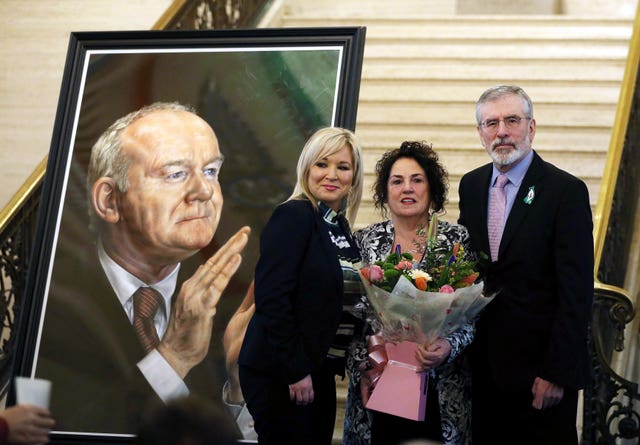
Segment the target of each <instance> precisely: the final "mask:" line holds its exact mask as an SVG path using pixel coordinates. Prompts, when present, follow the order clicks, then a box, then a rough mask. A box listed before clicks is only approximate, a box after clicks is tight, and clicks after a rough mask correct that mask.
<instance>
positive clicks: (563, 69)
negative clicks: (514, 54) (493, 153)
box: [362, 55, 626, 89]
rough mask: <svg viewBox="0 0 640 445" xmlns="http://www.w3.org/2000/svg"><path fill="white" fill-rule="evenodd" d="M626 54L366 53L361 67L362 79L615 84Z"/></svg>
mask: <svg viewBox="0 0 640 445" xmlns="http://www.w3.org/2000/svg"><path fill="white" fill-rule="evenodd" d="M625 64H626V58H619V59H617V60H609V61H608V62H607V63H606V64H603V63H602V61H600V60H562V61H558V60H546V59H543V60H528V61H527V63H526V64H524V63H522V61H521V60H511V59H502V60H500V62H499V65H498V66H496V61H495V60H494V59H493V58H491V59H484V60H483V59H476V60H473V61H472V62H470V61H469V60H468V59H466V58H451V57H449V58H447V57H444V58H431V59H429V60H425V59H422V60H416V59H413V58H399V57H397V56H396V57H382V56H378V57H374V56H372V55H368V56H367V59H366V61H365V63H364V64H363V67H362V81H363V84H364V82H368V81H370V80H387V81H389V82H394V81H398V80H402V81H406V80H424V81H426V80H438V81H443V82H446V81H452V82H456V81H466V82H468V83H470V84H472V85H473V84H478V83H482V82H487V81H491V82H493V83H496V82H495V81H496V80H498V79H509V80H512V81H517V82H521V81H526V82H528V83H535V84H540V86H544V85H545V84H547V85H548V84H549V83H551V84H552V85H555V84H561V85H562V86H564V85H567V84H568V85H576V86H580V85H587V86H598V85H602V86H604V87H613V88H616V87H617V88H618V89H619V85H620V79H622V75H623V73H624V67H625Z"/></svg>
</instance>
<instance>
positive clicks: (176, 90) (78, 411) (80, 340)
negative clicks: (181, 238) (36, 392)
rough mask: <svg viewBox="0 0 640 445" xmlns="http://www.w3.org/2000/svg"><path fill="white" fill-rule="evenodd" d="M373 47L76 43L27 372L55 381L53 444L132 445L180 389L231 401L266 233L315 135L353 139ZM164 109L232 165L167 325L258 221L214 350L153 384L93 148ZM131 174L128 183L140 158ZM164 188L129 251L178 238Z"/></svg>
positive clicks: (255, 39) (174, 37)
mask: <svg viewBox="0 0 640 445" xmlns="http://www.w3.org/2000/svg"><path fill="white" fill-rule="evenodd" d="M364 39H365V28H360V27H352V28H351V27H350V28H283V29H251V30H216V31H132V32H83V33H73V34H72V35H71V38H70V43H69V49H68V56H67V62H66V66H65V72H64V76H63V81H62V87H61V94H60V99H59V104H58V110H57V115H56V120H55V128H54V131H53V136H52V141H51V148H50V152H49V158H48V164H47V170H46V176H45V180H44V185H43V193H42V198H41V205H40V213H39V217H38V233H37V237H36V240H35V246H34V249H33V254H32V260H31V265H30V270H29V271H28V282H27V286H26V291H25V296H26V297H25V301H24V306H23V307H22V308H21V319H20V323H19V333H18V344H17V347H16V362H15V366H14V375H16V376H17V375H22V376H31V377H36V378H44V379H48V380H51V382H52V390H51V391H52V392H51V402H50V408H51V411H52V413H53V414H54V417H55V419H56V426H55V429H54V431H53V433H52V442H53V443H60V444H63V443H83V444H84V443H132V442H133V440H134V438H135V435H136V433H137V428H138V426H139V422H140V418H141V415H142V414H143V413H144V412H145V411H146V410H147V407H149V406H152V405H153V404H157V403H162V400H168V398H167V393H168V394H169V396H170V395H171V394H172V391H174V390H175V391H178V390H180V389H181V388H182V389H185V388H186V390H187V392H188V393H190V394H193V395H195V396H198V397H200V398H204V399H210V400H211V401H212V403H216V404H219V403H221V401H222V400H223V392H224V391H225V388H226V385H227V384H228V382H229V376H228V375H227V373H228V372H229V362H230V361H231V362H232V361H233V358H232V357H231V358H230V357H229V354H228V353H229V347H228V345H226V344H224V342H223V339H225V341H226V339H227V338H231V337H233V335H230V333H229V332H228V328H229V329H230V328H231V323H229V321H230V320H231V319H232V316H233V315H234V314H235V313H236V312H237V310H238V308H240V306H241V304H242V302H243V300H244V299H245V296H248V295H250V293H251V285H252V280H253V271H254V267H255V264H256V261H257V257H258V242H259V237H260V232H261V229H262V227H263V226H264V224H265V223H266V221H267V219H268V218H269V216H270V215H271V212H272V211H273V209H274V207H275V206H276V205H277V204H279V203H281V202H283V201H284V200H286V199H287V198H288V197H289V195H290V194H291V192H292V190H293V186H294V184H295V178H296V173H295V170H296V163H297V159H298V155H299V153H300V151H301V149H302V147H303V145H304V143H305V142H306V140H307V139H308V137H309V136H310V135H311V134H312V133H313V132H315V131H316V130H317V129H319V128H321V127H326V126H339V127H345V128H349V129H352V130H353V129H355V122H356V113H357V104H358V93H359V85H360V74H361V68H362V56H363V50H364ZM158 102H161V103H178V104H181V105H185V106H189V107H191V109H192V110H193V113H195V114H196V115H197V116H198V117H199V118H201V119H202V120H204V121H205V122H206V123H207V124H208V125H209V126H210V127H211V129H212V130H213V132H214V133H215V137H216V138H217V142H218V146H219V151H220V153H221V154H222V156H223V157H224V162H223V164H222V167H221V169H220V170H219V173H217V174H218V182H219V185H220V189H221V194H222V196H223V201H224V204H223V206H222V210H221V212H220V214H221V216H220V219H219V223H218V225H217V228H216V229H215V233H214V234H213V236H212V238H211V241H210V242H208V244H206V245H205V246H204V247H202V248H199V249H197V252H196V253H195V254H193V255H191V256H188V257H187V258H182V259H180V260H179V261H178V262H177V263H176V266H175V268H172V269H171V274H169V275H172V274H173V275H175V278H174V283H173V285H172V286H173V287H171V286H170V287H169V291H168V294H169V296H168V298H167V297H166V296H165V298H166V299H167V301H168V302H169V303H168V304H167V306H165V310H166V320H165V322H164V323H165V325H168V324H170V323H171V320H170V319H171V310H172V308H173V307H172V306H171V302H172V301H174V299H175V298H176V297H175V296H176V294H178V293H179V292H180V290H181V289H182V284H183V283H184V281H186V280H188V279H189V278H190V277H192V276H193V274H195V272H196V271H197V270H198V268H199V266H200V265H202V264H203V263H205V262H206V261H207V259H209V258H210V257H212V256H213V255H215V254H216V253H217V252H218V251H219V250H222V247H223V246H224V244H225V242H226V241H227V240H228V239H229V238H230V237H231V236H232V235H233V234H234V233H236V231H237V230H238V229H239V228H240V227H242V226H250V227H251V234H250V236H249V241H248V243H247V245H246V247H245V248H244V251H243V253H242V263H241V265H240V267H239V268H238V270H237V271H236V272H235V274H234V275H233V277H232V278H231V280H230V281H229V283H228V285H226V288H225V289H224V291H223V292H222V295H221V297H220V299H219V301H218V303H217V306H216V310H215V317H214V318H213V327H212V329H211V336H210V340H209V344H208V349H207V351H206V356H205V357H204V358H203V359H200V360H199V361H198V360H196V361H197V363H196V364H195V365H194V366H193V367H192V368H189V369H188V371H187V372H186V373H184V370H182V371H181V372H175V370H173V371H174V372H175V375H173V376H172V377H171V378H170V379H169V380H165V377H164V376H161V377H158V376H157V375H156V376H153V375H151V376H150V375H149V373H151V374H153V373H154V372H156V371H157V370H159V369H160V370H161V369H163V367H162V366H159V367H157V366H156V362H149V363H153V365H150V364H149V363H147V362H146V360H147V359H148V357H149V356H150V355H153V354H154V353H155V354H159V353H158V351H157V350H154V351H152V353H147V352H146V351H144V350H143V352H144V353H142V354H141V352H140V351H141V347H140V342H139V341H138V339H137V338H136V337H135V335H134V334H135V329H134V328H133V327H132V320H131V317H132V315H131V311H132V309H131V305H132V303H131V301H130V297H126V296H123V289H122V286H121V285H116V284H114V281H115V282H117V281H118V280H119V278H118V275H119V274H120V273H121V272H119V269H118V267H116V268H115V272H114V268H113V267H112V266H111V269H109V264H110V262H111V261H113V262H115V263H116V265H117V266H120V267H121V266H122V264H121V262H120V261H118V259H115V260H114V259H113V258H110V252H108V250H109V249H108V248H106V247H105V246H104V245H103V243H102V241H101V232H100V229H98V226H100V224H94V223H95V221H93V219H92V218H94V217H95V208H94V207H95V205H96V204H95V199H94V195H93V194H92V193H93V192H92V188H93V186H94V185H95V183H93V182H92V180H88V179H87V178H88V170H89V166H90V163H91V156H92V147H94V145H95V144H96V141H98V139H99V138H100V136H101V135H102V134H103V133H104V132H105V130H107V129H108V128H109V127H110V126H111V125H112V124H113V123H114V122H116V121H117V120H119V119H120V118H122V117H123V116H126V115H129V114H130V113H133V112H135V111H136V110H139V109H141V108H143V107H147V106H150V105H152V104H156V103H158ZM162 128H163V129H164V130H163V131H165V132H167V133H169V132H168V130H167V128H166V127H162ZM167 137H171V135H169V136H167ZM163 146H164V147H165V148H164V151H163V153H167V152H171V151H172V149H166V145H165V144H164V142H163ZM178 148H184V147H176V149H178ZM116 164H117V162H116ZM118 165H119V167H118V168H121V169H122V170H121V172H125V173H124V174H125V177H126V172H127V171H128V170H127V169H130V168H133V167H131V166H132V165H134V161H132V160H126V161H122V162H121V163H120V164H118ZM208 171H209V169H208V168H207V172H208ZM153 193H155V192H154V190H145V194H143V195H141V196H149V198H148V199H147V200H144V199H142V202H141V203H140V205H139V208H137V210H135V211H133V212H134V213H135V212H136V211H137V212H138V213H140V214H142V213H144V214H146V219H145V218H143V217H142V216H141V221H142V222H141V223H140V227H139V228H138V232H136V233H133V232H132V233H130V234H129V236H130V238H128V239H129V240H134V241H135V243H136V244H135V246H134V245H133V244H132V242H129V244H127V242H128V241H127V239H125V240H123V241H120V242H121V245H122V247H124V248H125V249H130V250H134V249H135V248H138V247H139V245H141V244H143V242H142V241H141V240H142V239H145V240H146V238H147V236H148V235H149V234H150V233H153V232H154V231H162V230H169V229H167V228H166V227H165V228H162V227H161V226H162V223H163V219H162V218H161V217H158V218H153V217H149V215H151V216H153V209H154V208H155V207H154V206H164V208H165V210H167V209H169V210H167V211H170V210H171V209H172V207H171V206H173V205H174V203H173V202H172V200H173V199H174V197H173V196H172V195H170V194H166V195H158V194H156V196H153ZM132 201H133V200H129V201H128V203H129V204H131V202H132ZM125 205H126V204H125ZM175 205H177V204H175ZM131 208H133V205H131ZM90 215H93V216H90ZM132 215H133V214H132ZM134 217H135V216H130V218H134ZM98 222H99V223H102V225H104V221H98ZM169 235H171V233H170V231H169ZM149 243H151V241H149ZM147 247H148V246H147ZM283 249H286V240H283ZM149 250H153V248H151V247H150V248H149ZM159 255H160V254H157V255H156V256H159ZM121 268H122V267H121ZM124 269H125V271H126V272H129V273H131V270H129V269H127V268H126V267H125V268H124ZM131 275H134V276H137V274H136V273H132V274H131ZM114 277H115V278H114ZM138 278H139V276H138ZM143 281H144V280H143ZM148 284H151V283H148ZM172 295H173V296H172ZM127 298H129V302H127ZM172 298H173V299H172ZM127 305H129V306H127ZM161 335H162V332H161ZM161 338H162V337H161ZM160 355H162V354H160ZM154 359H157V357H155V358H154ZM166 365H169V367H171V366H170V364H169V363H167V362H166V360H165V363H164V365H163V366H166ZM157 372H160V371H157ZM176 377H177V380H176ZM159 382H160V383H159ZM171 382H174V383H175V382H177V384H176V386H175V387H174V386H172V385H174V383H171ZM173 394H176V393H173ZM13 401H14V395H13V393H12V392H10V394H9V403H13ZM220 406H221V407H222V408H223V409H224V408H228V407H227V406H226V404H225V403H222V404H221V405H220ZM229 419H230V420H229V421H230V422H234V417H233V416H229ZM238 428H240V427H239V426H238Z"/></svg>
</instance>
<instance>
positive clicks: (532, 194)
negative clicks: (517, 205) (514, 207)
mask: <svg viewBox="0 0 640 445" xmlns="http://www.w3.org/2000/svg"><path fill="white" fill-rule="evenodd" d="M535 197H536V186H535V185H532V186H531V187H529V191H528V192H527V196H525V197H524V203H525V204H529V205H531V203H532V202H533V198H535Z"/></svg>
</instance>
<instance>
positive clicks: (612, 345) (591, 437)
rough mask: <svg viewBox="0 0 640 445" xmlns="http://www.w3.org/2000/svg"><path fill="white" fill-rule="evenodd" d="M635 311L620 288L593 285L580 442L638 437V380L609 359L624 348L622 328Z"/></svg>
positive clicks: (588, 444) (599, 442) (592, 444)
mask: <svg viewBox="0 0 640 445" xmlns="http://www.w3.org/2000/svg"><path fill="white" fill-rule="evenodd" d="M634 315H635V310H634V307H633V304H632V303H631V300H630V299H629V298H628V297H627V296H626V295H625V292H624V291H623V290H622V289H619V288H616V287H613V286H605V285H596V289H595V298H594V305H593V324H592V327H591V328H592V336H591V338H590V346H591V348H590V349H591V365H592V369H593V373H592V380H591V383H590V384H589V385H588V386H587V388H586V389H585V392H584V417H583V424H584V429H583V435H582V436H583V437H582V444H583V445H602V444H614V443H620V442H618V440H619V439H627V440H632V439H634V441H633V442H623V443H637V440H638V439H639V438H640V414H639V412H638V404H639V403H640V394H639V393H638V383H637V382H633V381H631V380H628V379H626V378H624V377H622V376H621V375H620V374H618V373H617V372H615V371H614V370H613V369H612V367H611V363H612V361H613V358H614V355H615V354H616V353H620V352H623V351H624V350H625V328H626V327H627V324H629V323H630V322H631V321H632V320H633V318H634Z"/></svg>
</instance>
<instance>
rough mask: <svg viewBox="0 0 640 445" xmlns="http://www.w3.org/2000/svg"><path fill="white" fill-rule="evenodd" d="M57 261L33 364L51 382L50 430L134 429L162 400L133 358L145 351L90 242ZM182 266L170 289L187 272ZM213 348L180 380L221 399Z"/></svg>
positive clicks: (40, 375) (127, 430)
mask: <svg viewBox="0 0 640 445" xmlns="http://www.w3.org/2000/svg"><path fill="white" fill-rule="evenodd" d="M83 256H84V257H83ZM56 262H60V263H61V267H58V268H57V270H55V269H54V273H53V275H52V280H51V289H50V292H49V297H48V301H47V305H46V309H45V319H44V325H43V332H42V337H41V338H42V340H41V344H40V349H39V354H38V362H37V365H36V376H37V377H42V378H46V379H50V380H52V382H53V384H52V394H51V412H52V413H53V415H54V416H55V418H56V426H55V430H58V431H78V432H100V433H127V434H135V433H136V432H137V429H138V426H139V424H140V417H141V415H142V414H143V412H144V410H145V408H146V407H148V406H149V405H150V404H153V403H160V399H159V397H158V396H157V395H156V394H155V392H154V391H153V389H152V388H151V386H150V385H149V384H148V383H147V380H146V379H145V378H144V376H143V375H142V373H141V372H140V371H139V370H138V368H137V366H136V363H138V362H139V361H140V360H141V359H142V358H143V357H144V356H145V352H144V350H143V349H142V346H141V345H140V342H139V341H138V338H137V336H136V334H135V331H134V329H133V327H132V325H131V323H130V322H129V319H128V318H127V315H126V313H125V311H124V309H123V307H122V305H121V304H120V302H119V301H118V299H117V297H116V296H115V294H114V292H113V290H112V288H111V285H110V284H109V281H108V280H107V277H106V275H105V274H104V272H103V270H102V268H101V266H100V263H99V260H98V257H97V254H96V253H95V248H89V249H87V251H86V252H80V253H79V254H78V255H71V256H66V257H63V258H61V257H60V256H58V258H57V259H56ZM56 266H57V264H56ZM62 266H64V267H62ZM184 269H185V268H184V267H182V268H181V271H180V274H179V277H178V284H177V287H176V294H177V293H178V292H179V290H180V286H181V284H182V282H183V281H184V279H186V278H188V276H184V275H186V274H187V273H188V272H186V271H185V270H184ZM174 298H175V295H174ZM214 341H215V340H213V339H212V341H211V343H214ZM211 355H212V354H211V353H210V354H209V355H208V356H207V358H206V359H205V361H203V363H201V364H200V365H198V366H197V367H195V368H194V369H192V370H191V372H189V374H188V375H187V377H186V379H185V383H186V384H187V387H188V388H189V389H190V391H192V392H194V393H195V394H198V395H199V396H201V397H205V398H208V399H211V400H212V401H214V403H221V394H222V391H221V388H222V384H223V382H224V379H222V381H220V379H219V378H218V377H216V376H219V375H220V371H219V370H218V369H217V366H216V364H215V363H214V360H213V358H212V357H211ZM229 421H230V422H233V419H231V418H230V420H229Z"/></svg>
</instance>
